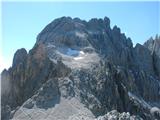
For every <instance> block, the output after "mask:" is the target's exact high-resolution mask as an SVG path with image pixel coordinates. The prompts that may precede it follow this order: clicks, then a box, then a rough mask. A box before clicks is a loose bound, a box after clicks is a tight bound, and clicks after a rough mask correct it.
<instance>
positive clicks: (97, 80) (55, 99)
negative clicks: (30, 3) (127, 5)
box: [1, 17, 160, 120]
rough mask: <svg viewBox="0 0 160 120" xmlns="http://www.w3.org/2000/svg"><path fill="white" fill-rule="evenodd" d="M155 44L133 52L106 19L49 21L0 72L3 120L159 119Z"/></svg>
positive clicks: (118, 30)
mask: <svg viewBox="0 0 160 120" xmlns="http://www.w3.org/2000/svg"><path fill="white" fill-rule="evenodd" d="M159 41H160V39H159V38H156V40H153V42H150V41H149V42H146V43H145V44H144V45H140V44H137V45H136V46H135V47H133V45H132V41H131V39H130V38H127V37H126V36H125V35H124V34H123V33H121V31H120V28H118V27H117V26H115V27H113V29H111V28H110V20H109V19H108V18H107V17H105V18H104V19H96V18H94V19H91V20H90V21H88V22H87V21H82V20H80V19H79V18H74V19H72V18H70V17H62V18H58V19H56V20H54V21H53V22H51V23H50V24H49V25H47V26H46V27H45V28H44V29H43V30H42V32H41V33H40V34H39V35H38V36H37V41H36V44H35V45H34V47H33V49H31V50H30V51H29V53H27V52H26V50H25V49H24V48H23V49H19V50H18V51H17V52H16V53H15V56H14V59H13V65H12V67H11V68H9V69H8V70H4V71H3V72H2V76H1V78H2V112H1V115H2V120H8V119H13V120H14V119H16V120H28V119H34V120H37V119H38V120H39V119H43V120H44V119H46V120H75V119H78V120H94V119H97V120H105V119H120V120H123V119H124V120H125V119H129V120H141V119H144V120H154V119H160V112H159V107H160V77H159V73H160V72H159V68H160V67H159V62H160V60H159V48H160V45H159V44H158V43H159ZM152 46H156V47H152ZM112 110H114V111H112ZM110 111H111V112H110Z"/></svg>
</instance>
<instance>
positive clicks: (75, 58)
mask: <svg viewBox="0 0 160 120" xmlns="http://www.w3.org/2000/svg"><path fill="white" fill-rule="evenodd" d="M83 58H84V57H74V58H73V59H74V60H81V59H83Z"/></svg>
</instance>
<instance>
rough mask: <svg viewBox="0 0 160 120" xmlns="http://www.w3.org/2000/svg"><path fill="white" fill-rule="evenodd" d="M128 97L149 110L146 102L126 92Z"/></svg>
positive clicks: (149, 107)
mask: <svg viewBox="0 0 160 120" xmlns="http://www.w3.org/2000/svg"><path fill="white" fill-rule="evenodd" d="M128 96H129V97H130V98H131V99H133V100H136V101H137V102H138V103H140V104H141V105H142V106H143V107H144V108H148V109H151V106H150V105H149V104H148V103H147V102H146V101H144V100H143V99H142V98H139V97H137V96H136V95H134V94H133V93H131V92H128Z"/></svg>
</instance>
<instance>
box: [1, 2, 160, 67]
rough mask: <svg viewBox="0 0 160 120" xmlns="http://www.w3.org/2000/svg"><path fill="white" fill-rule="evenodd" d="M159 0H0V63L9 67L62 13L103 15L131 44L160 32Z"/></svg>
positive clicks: (75, 15)
mask: <svg viewBox="0 0 160 120" xmlns="http://www.w3.org/2000/svg"><path fill="white" fill-rule="evenodd" d="M159 4H160V3H158V2H2V18H1V19H2V41H1V43H2V53H1V56H0V57H2V58H1V59H3V60H2V62H3V65H2V63H1V68H2V67H9V66H10V65H11V63H12V59H13V55H14V53H15V52H16V50H17V49H19V48H22V47H24V48H26V49H27V50H30V49H31V48H32V47H33V45H34V43H35V42H36V36H37V35H38V33H39V32H40V31H41V30H42V29H43V28H44V27H45V26H46V25H47V24H48V23H50V22H51V21H53V20H54V19H55V18H58V17H62V16H71V17H79V18H81V19H84V20H89V19H90V18H95V17H96V18H104V17H105V16H108V17H109V18H110V20H111V27H113V26H114V25H117V26H119V27H120V28H121V31H122V32H124V33H125V34H126V36H127V37H130V38H131V39H132V41H133V43H134V44H136V43H141V44H143V43H144V41H145V40H147V39H148V38H149V37H151V36H155V35H156V34H157V33H159V34H160V30H159V28H160V23H159V21H160V18H158V17H159V16H160V8H159Z"/></svg>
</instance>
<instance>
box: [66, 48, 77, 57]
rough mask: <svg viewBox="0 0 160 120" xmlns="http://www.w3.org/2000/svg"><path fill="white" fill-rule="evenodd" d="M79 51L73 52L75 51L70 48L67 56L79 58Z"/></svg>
mask: <svg viewBox="0 0 160 120" xmlns="http://www.w3.org/2000/svg"><path fill="white" fill-rule="evenodd" d="M79 53H80V52H79V51H78V50H73V49H71V48H68V49H67V52H66V54H67V55H70V56H78V55H79Z"/></svg>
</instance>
